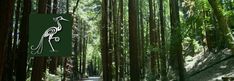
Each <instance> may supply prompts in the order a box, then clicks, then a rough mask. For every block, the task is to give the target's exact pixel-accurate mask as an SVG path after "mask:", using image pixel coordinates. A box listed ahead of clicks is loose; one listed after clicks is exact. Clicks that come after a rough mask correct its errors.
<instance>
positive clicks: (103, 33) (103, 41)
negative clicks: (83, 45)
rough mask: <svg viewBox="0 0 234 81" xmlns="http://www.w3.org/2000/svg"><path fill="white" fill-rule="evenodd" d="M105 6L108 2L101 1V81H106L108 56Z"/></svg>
mask: <svg viewBox="0 0 234 81" xmlns="http://www.w3.org/2000/svg"><path fill="white" fill-rule="evenodd" d="M107 6H108V1H107V0H102V20H101V28H100V29H101V30H100V31H101V39H100V40H101V55H102V66H103V81H108V78H109V77H108V71H107V69H108V66H107V61H108V60H107V59H108V58H107V55H108V43H107V42H108V32H107V31H108V20H107V18H108V17H107V15H108V12H107Z"/></svg>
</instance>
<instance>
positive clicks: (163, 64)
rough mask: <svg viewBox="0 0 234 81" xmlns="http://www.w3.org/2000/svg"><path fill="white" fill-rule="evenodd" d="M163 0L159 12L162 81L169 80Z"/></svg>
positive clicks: (160, 0) (160, 2)
mask: <svg viewBox="0 0 234 81" xmlns="http://www.w3.org/2000/svg"><path fill="white" fill-rule="evenodd" d="M163 12H164V11H163V0H159V14H160V26H161V50H160V64H161V72H160V75H161V81H167V71H166V68H167V67H166V49H165V34H164V31H165V30H164V29H165V26H164V15H163Z"/></svg>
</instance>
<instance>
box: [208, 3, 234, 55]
mask: <svg viewBox="0 0 234 81" xmlns="http://www.w3.org/2000/svg"><path fill="white" fill-rule="evenodd" d="M208 1H209V3H210V5H211V7H212V9H213V13H214V14H215V17H216V18H217V20H218V25H219V29H220V30H221V31H222V32H221V33H222V36H223V37H224V39H225V41H226V43H228V48H229V49H231V51H232V54H234V38H233V36H232V33H231V30H230V28H229V27H228V24H227V17H225V16H224V15H223V9H222V6H221V5H220V3H219V2H220V1H218V0H208Z"/></svg>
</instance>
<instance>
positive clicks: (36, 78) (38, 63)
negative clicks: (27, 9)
mask: <svg viewBox="0 0 234 81" xmlns="http://www.w3.org/2000/svg"><path fill="white" fill-rule="evenodd" d="M46 3H47V2H46V0H39V2H38V13H41V14H42V13H44V14H45V13H46ZM45 61H46V59H45V58H44V57H35V58H34V60H33V69H32V76H31V80H32V81H42V77H43V72H44V71H45V69H46V68H45V67H46V66H45Z"/></svg>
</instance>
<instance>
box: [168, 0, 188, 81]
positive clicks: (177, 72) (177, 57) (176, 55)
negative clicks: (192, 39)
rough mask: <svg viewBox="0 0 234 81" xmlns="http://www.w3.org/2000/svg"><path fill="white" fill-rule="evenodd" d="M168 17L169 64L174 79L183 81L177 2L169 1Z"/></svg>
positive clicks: (174, 0)
mask: <svg viewBox="0 0 234 81" xmlns="http://www.w3.org/2000/svg"><path fill="white" fill-rule="evenodd" d="M170 17H171V45H170V46H171V47H170V55H169V56H170V57H169V64H170V66H171V69H172V72H173V73H172V75H173V76H175V77H174V79H175V80H178V81H185V80H184V79H185V77H184V72H185V68H184V59H183V55H182V37H181V34H180V32H181V29H180V25H179V24H180V17H179V6H178V0H170Z"/></svg>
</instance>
